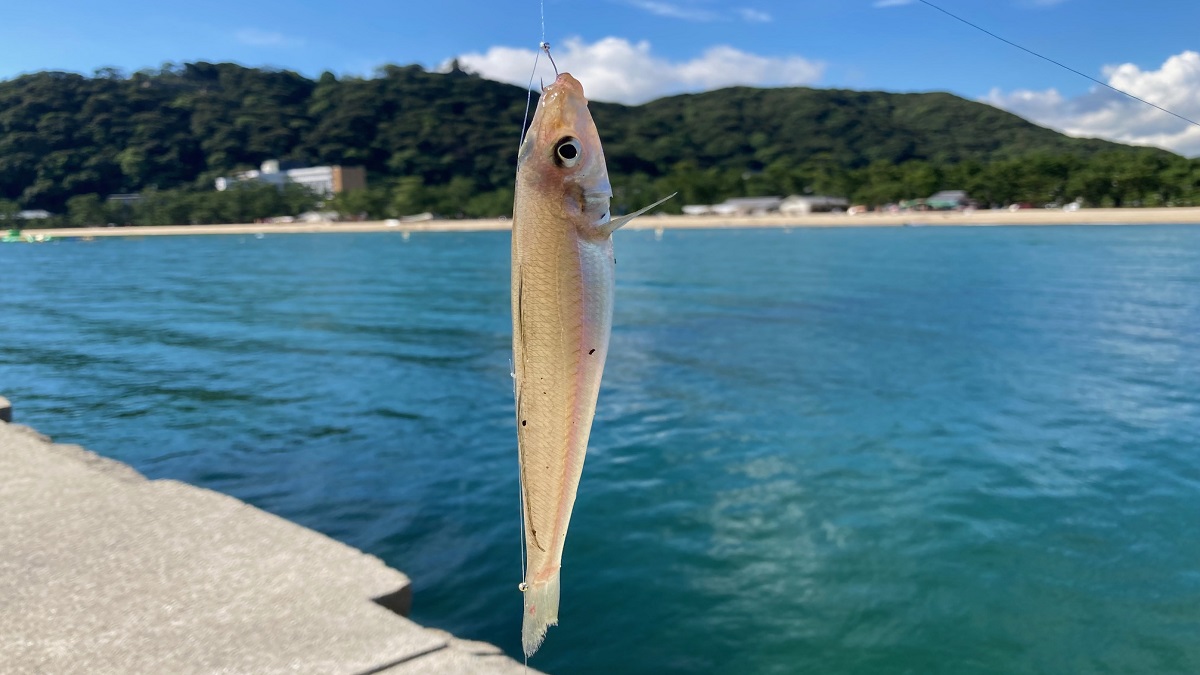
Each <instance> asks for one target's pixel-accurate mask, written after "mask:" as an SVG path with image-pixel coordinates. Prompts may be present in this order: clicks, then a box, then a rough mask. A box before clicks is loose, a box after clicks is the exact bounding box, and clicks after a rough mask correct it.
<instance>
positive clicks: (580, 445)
mask: <svg viewBox="0 0 1200 675" xmlns="http://www.w3.org/2000/svg"><path fill="white" fill-rule="evenodd" d="M673 196H674V195H671V197H673ZM671 197H667V198H666V199H662V200H660V201H658V202H655V203H654V204H651V205H650V206H647V207H646V208H644V209H640V210H639V211H637V212H636V213H632V214H629V215H627V216H621V217H620V218H612V217H611V216H610V213H609V201H610V200H611V199H612V188H611V187H610V185H609V182H608V169H607V168H606V167H605V165H604V150H603V149H602V148H601V147H600V136H599V134H598V133H597V132H596V125H595V123H594V122H593V121H592V116H591V114H590V113H589V112H588V106H587V99H586V98H584V95H583V87H582V86H581V85H580V84H579V82H578V81H577V80H576V79H575V78H574V77H571V75H569V74H568V73H563V74H561V75H559V76H558V78H557V79H555V80H554V83H553V84H551V85H550V86H549V87H546V88H545V89H544V90H543V93H542V97H541V100H540V101H539V102H538V106H537V112H535V113H534V116H533V122H532V124H531V125H530V127H529V132H528V135H527V136H526V137H525V140H524V142H523V143H522V144H521V149H520V152H519V153H518V157H517V183H516V198H515V200H514V203H513V232H512V317H513V371H514V373H513V377H514V379H515V387H514V388H515V393H516V399H517V441H518V446H519V451H518V454H519V462H520V478H521V501H522V514H523V517H524V538H525V551H526V553H527V560H528V562H527V566H526V568H525V580H524V583H522V584H521V588H522V590H523V591H524V592H525V614H524V620H523V621H522V625H521V642H522V646H523V647H524V650H525V655H526V656H531V655H532V654H533V653H534V652H535V651H537V649H538V647H539V646H541V644H542V640H543V639H544V638H545V636H546V629H547V628H548V627H550V626H552V625H556V624H557V623H558V594H559V570H560V567H561V564H562V553H563V544H564V542H565V541H566V537H567V526H568V525H569V524H570V521H571V509H572V507H573V506H574V504H575V492H576V490H577V488H578V486H579V476H580V473H581V472H582V470H583V457H584V453H585V452H586V451H587V443H588V435H589V434H590V433H591V428H592V417H593V416H594V415H595V413H596V396H597V394H598V392H599V391H600V377H601V374H602V373H603V370H604V359H605V357H606V356H607V354H608V338H609V333H610V332H611V330H612V308H613V276H614V271H615V270H614V265H615V263H616V261H615V260H614V258H613V245H612V233H613V232H614V231H615V230H616V229H617V228H619V227H621V226H622V225H624V224H626V223H628V222H629V221H630V220H633V218H635V217H636V216H639V215H641V214H642V213H645V212H646V211H648V210H650V209H652V208H654V207H655V206H658V205H659V204H661V203H663V202H665V201H666V200H667V199H670V198H671Z"/></svg>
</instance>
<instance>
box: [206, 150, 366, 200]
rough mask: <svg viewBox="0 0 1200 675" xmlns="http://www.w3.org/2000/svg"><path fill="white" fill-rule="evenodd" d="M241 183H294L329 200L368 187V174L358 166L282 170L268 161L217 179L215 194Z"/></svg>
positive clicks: (277, 161) (275, 161) (284, 168)
mask: <svg viewBox="0 0 1200 675" xmlns="http://www.w3.org/2000/svg"><path fill="white" fill-rule="evenodd" d="M243 181H257V182H260V183H270V184H272V185H276V186H279V187H283V185H284V184H285V183H297V184H299V185H303V186H304V187H306V188H308V189H309V190H312V191H313V192H314V193H316V194H318V195H322V196H324V197H332V196H333V195H335V194H341V193H343V192H350V191H352V190H360V189H362V188H365V187H367V172H366V170H365V169H363V167H361V166H309V167H296V168H287V167H281V166H280V163H279V160H277V159H269V160H267V161H265V162H263V163H262V166H261V167H260V168H259V169H257V170H254V169H251V170H250V171H241V172H239V173H235V174H234V175H233V176H232V177H221V178H218V179H217V180H216V181H214V183H215V187H216V188H217V190H218V191H223V190H227V189H229V187H230V186H232V185H235V184H237V183H239V182H243Z"/></svg>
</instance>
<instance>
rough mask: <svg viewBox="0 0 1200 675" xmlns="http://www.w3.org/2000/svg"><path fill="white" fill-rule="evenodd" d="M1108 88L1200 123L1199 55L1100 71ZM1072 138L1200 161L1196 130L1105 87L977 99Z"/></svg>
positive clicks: (1022, 92)
mask: <svg viewBox="0 0 1200 675" xmlns="http://www.w3.org/2000/svg"><path fill="white" fill-rule="evenodd" d="M1104 76H1105V77H1106V78H1107V80H1108V84H1109V85H1111V86H1113V87H1116V88H1117V89H1121V90H1123V91H1127V92H1129V93H1130V94H1133V95H1134V96H1137V97H1138V98H1141V99H1144V100H1146V101H1149V102H1151V103H1154V104H1155V105H1159V106H1162V107H1163V108H1166V109H1167V110H1170V111H1172V112H1174V113H1177V114H1179V115H1182V116H1184V117H1187V118H1190V119H1193V120H1197V121H1200V97H1197V96H1196V95H1195V92H1196V91H1200V53H1197V52H1193V51H1185V52H1182V53H1180V54H1176V55H1175V56H1172V57H1170V58H1168V59H1167V60H1166V62H1164V63H1163V65H1162V67H1161V68H1159V69H1157V70H1142V69H1141V68H1138V67H1137V66H1135V65H1133V64H1132V63H1126V64H1122V65H1119V66H1108V67H1106V68H1105V69H1104ZM982 100H983V101H984V102H986V103H990V104H992V105H994V106H997V107H1000V108H1004V109H1006V110H1009V111H1011V112H1014V113H1016V114H1018V115H1021V116H1022V117H1025V118H1026V119H1029V120H1032V121H1034V122H1036V123H1038V124H1042V125H1045V126H1048V127H1051V128H1054V129H1058V130H1060V131H1062V132H1064V133H1067V134H1069V135H1071V136H1081V137H1095V138H1106V139H1109V140H1114V141H1120V142H1123V143H1133V144H1136V145H1152V146H1155V147H1160V148H1166V149H1168V150H1172V151H1174V152H1178V153H1180V154H1183V155H1187V156H1189V157H1196V156H1200V127H1197V126H1196V125H1194V124H1189V123H1187V122H1185V121H1183V120H1181V119H1179V118H1177V117H1174V116H1172V115H1170V114H1168V113H1165V112H1163V111H1161V110H1157V109H1155V108H1152V107H1151V106H1148V105H1146V104H1145V103H1140V102H1138V101H1134V100H1132V99H1130V98H1128V97H1126V96H1122V95H1121V94H1119V93H1117V92H1114V91H1112V90H1110V89H1107V88H1102V87H1094V88H1093V89H1092V90H1091V91H1089V92H1088V93H1086V94H1083V95H1081V96H1076V97H1073V98H1067V97H1064V96H1063V95H1062V94H1060V93H1059V92H1058V91H1056V90H1054V89H1048V90H1045V91H1029V90H1017V91H1012V92H1008V93H1005V92H1003V91H1000V90H999V89H993V90H992V91H991V92H990V93H989V94H988V95H987V96H985V97H983V99H982Z"/></svg>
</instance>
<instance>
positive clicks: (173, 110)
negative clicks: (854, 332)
mask: <svg viewBox="0 0 1200 675" xmlns="http://www.w3.org/2000/svg"><path fill="white" fill-rule="evenodd" d="M584 85H585V88H586V85H587V83H586V82H585V83H584ZM524 106H525V93H524V90H522V89H521V88H520V87H513V86H510V85H506V84H501V83H497V82H492V81H489V80H484V79H482V78H479V77H475V76H473V75H469V74H467V73H463V72H461V71H458V70H455V71H453V72H450V73H445V74H441V73H431V72H427V71H425V70H424V69H422V68H421V67H419V66H406V67H398V66H386V67H384V68H382V69H380V70H379V71H378V72H377V73H376V75H375V77H370V78H361V77H341V78H338V77H335V76H334V75H333V74H331V73H325V74H323V75H321V76H320V77H319V78H317V79H316V80H310V79H307V78H305V77H302V76H300V75H298V74H296V73H292V72H289V71H276V70H266V69H255V68H244V67H242V66H238V65H234V64H211V63H189V64H181V65H174V64H168V65H166V66H164V67H162V68H160V69H157V70H152V71H141V72H137V73H133V74H129V75H126V74H124V73H121V72H118V71H115V70H111V69H104V70H100V71H97V72H96V73H95V74H94V75H93V76H92V77H85V76H82V75H75V74H68V73H57V72H45V73H35V74H32V75H25V76H22V77H19V78H16V79H14V80H10V81H6V82H0V199H3V200H7V203H10V204H13V205H15V206H14V208H26V209H35V208H40V209H46V210H49V211H51V212H54V213H56V214H61V215H59V216H58V220H59V221H60V222H62V223H64V224H66V223H78V224H83V221H96V222H88V223H87V224H97V223H98V222H100V221H103V222H113V223H124V222H129V223H138V224H153V223H158V222H168V221H170V222H181V223H206V222H218V221H224V222H229V221H247V220H251V221H252V220H255V219H258V218H266V217H273V216H281V215H296V214H297V213H299V212H301V211H303V210H311V209H313V208H321V209H323V210H336V211H338V212H340V213H342V214H344V215H346V216H349V217H358V216H362V215H366V216H367V217H372V218H381V217H395V216H401V215H408V214H412V213H420V212H424V211H431V212H434V213H437V214H439V215H443V216H447V217H488V216H499V215H507V214H509V213H510V211H511V206H512V183H513V170H514V164H515V156H516V145H517V143H516V141H517V136H518V132H519V126H520V120H521V118H522V114H523V112H524ZM592 109H593V114H594V116H595V118H596V122H597V125H598V127H599V128H600V130H601V134H602V137H603V141H604V146H605V152H606V156H607V159H608V164H609V169H610V173H611V175H612V182H613V186H614V189H615V191H616V200H615V202H616V203H615V207H616V208H617V209H618V210H629V209H632V208H636V207H637V206H640V205H642V204H644V203H646V202H648V201H650V200H652V199H655V198H657V197H658V196H661V195H663V194H667V193H670V192H674V191H679V192H680V193H681V194H680V198H677V199H675V200H672V201H671V202H669V203H668V204H667V205H665V206H666V210H668V211H671V210H678V209H679V208H680V207H681V206H682V205H683V204H688V203H713V202H719V201H722V200H724V199H727V198H730V197H737V196H752V195H764V194H779V195H787V194H805V193H814V194H833V195H838V196H846V197H848V198H850V199H851V200H852V201H854V202H855V203H864V204H869V205H882V204H886V203H889V202H895V201H899V200H902V199H910V198H914V197H925V196H928V195H930V194H932V193H933V192H935V191H937V190H941V189H964V190H967V191H968V192H969V193H970V194H971V195H972V196H973V197H975V198H976V199H978V200H980V201H981V202H982V203H983V204H984V205H1005V204H1008V203H1012V202H1033V203H1054V202H1065V201H1071V200H1074V199H1076V198H1078V197H1081V198H1083V199H1084V200H1085V202H1086V203H1088V204H1089V205H1094V206H1104V205H1116V206H1119V205H1137V204H1141V205H1169V204H1179V205H1187V204H1200V193H1198V190H1200V162H1198V161H1197V160H1188V159H1185V158H1182V157H1179V156H1177V155H1174V154H1171V153H1169V152H1165V151H1162V150H1155V149H1148V148H1135V147H1129V146H1123V145H1119V144H1115V143H1109V142H1105V141H1099V140H1092V139H1075V138H1069V137H1066V136H1064V135H1062V134H1059V133H1057V132H1054V131H1051V130H1048V129H1044V128H1041V127H1038V126H1036V125H1033V124H1030V123H1029V122H1026V121H1024V120H1022V119H1020V118H1018V117H1016V116H1014V115H1011V114H1009V113H1006V112H1004V111H1001V110H998V109H996V108H992V107H990V106H987V105H984V104H981V103H977V102H972V101H966V100H964V99H961V98H958V97H955V96H951V95H949V94H940V93H933V94H888V93H880V92H855V91H844V90H824V89H806V88H789V89H752V88H745V87H735V88H730V89H724V90H720V91H714V92H707V93H703V94H693V95H682V96H673V97H670V98H665V99H660V100H658V101H653V102H650V103H647V104H644V105H641V106H632V107H631V106H622V105H616V104H607V103H593V104H592ZM266 159H281V160H284V161H294V162H298V163H301V164H309V165H319V164H343V165H361V166H365V167H366V169H367V172H368V185H369V187H368V189H367V190H364V191H360V192H357V193H351V194H347V195H342V196H339V197H338V198H336V199H334V200H332V201H331V203H329V204H324V205H320V204H319V200H317V199H316V197H315V196H312V195H305V194H301V193H299V192H296V191H294V190H293V191H290V192H287V193H280V194H276V195H275V196H272V195H271V194H269V190H267V189H265V186H253V187H250V186H244V187H245V189H244V190H242V191H230V193H228V194H227V193H219V192H216V191H215V190H213V188H212V185H213V183H212V181H213V180H214V179H215V178H217V177H218V176H227V175H230V174H231V173H233V172H235V171H238V170H243V169H248V168H255V167H257V166H258V165H259V164H260V163H261V162H262V161H264V160H266ZM130 192H138V193H142V196H143V198H142V200H141V201H139V202H137V203H136V204H134V205H126V206H120V205H115V204H110V203H108V202H106V201H105V200H104V196H106V195H109V194H113V193H130Z"/></svg>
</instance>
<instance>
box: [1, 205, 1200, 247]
mask: <svg viewBox="0 0 1200 675" xmlns="http://www.w3.org/2000/svg"><path fill="white" fill-rule="evenodd" d="M1156 224H1200V207H1173V208H1123V209H1080V210H1078V211H1062V210H1058V209H1022V210H1019V211H1008V210H976V211H922V212H914V213H861V214H855V215H849V214H844V213H825V214H810V215H802V216H782V215H764V216H680V215H667V214H661V215H646V216H642V217H640V218H638V219H636V220H634V221H633V222H632V223H630V224H629V225H628V226H626V228H625V229H634V230H657V229H663V230H674V229H730V228H793V227H795V228H805V227H821V228H826V227H833V228H836V227H901V226H909V227H924V226H934V227H945V226H959V227H962V226H996V225H1030V226H1036V225H1156ZM511 227H512V222H511V221H510V220H509V219H507V218H480V219H460V220H425V221H418V222H397V221H386V220H379V221H363V222H317V223H232V224H226V225H150V226H126V227H74V228H67V227H57V228H28V229H24V230H22V231H21V234H22V236H27V237H28V236H33V237H37V236H39V235H40V236H43V237H53V238H55V239H62V238H67V237H84V238H86V237H141V236H162V235H200V234H250V235H257V234H306V233H307V234H311V233H339V232H341V233H352V232H403V233H412V232H488V231H505V230H509V229H511Z"/></svg>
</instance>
